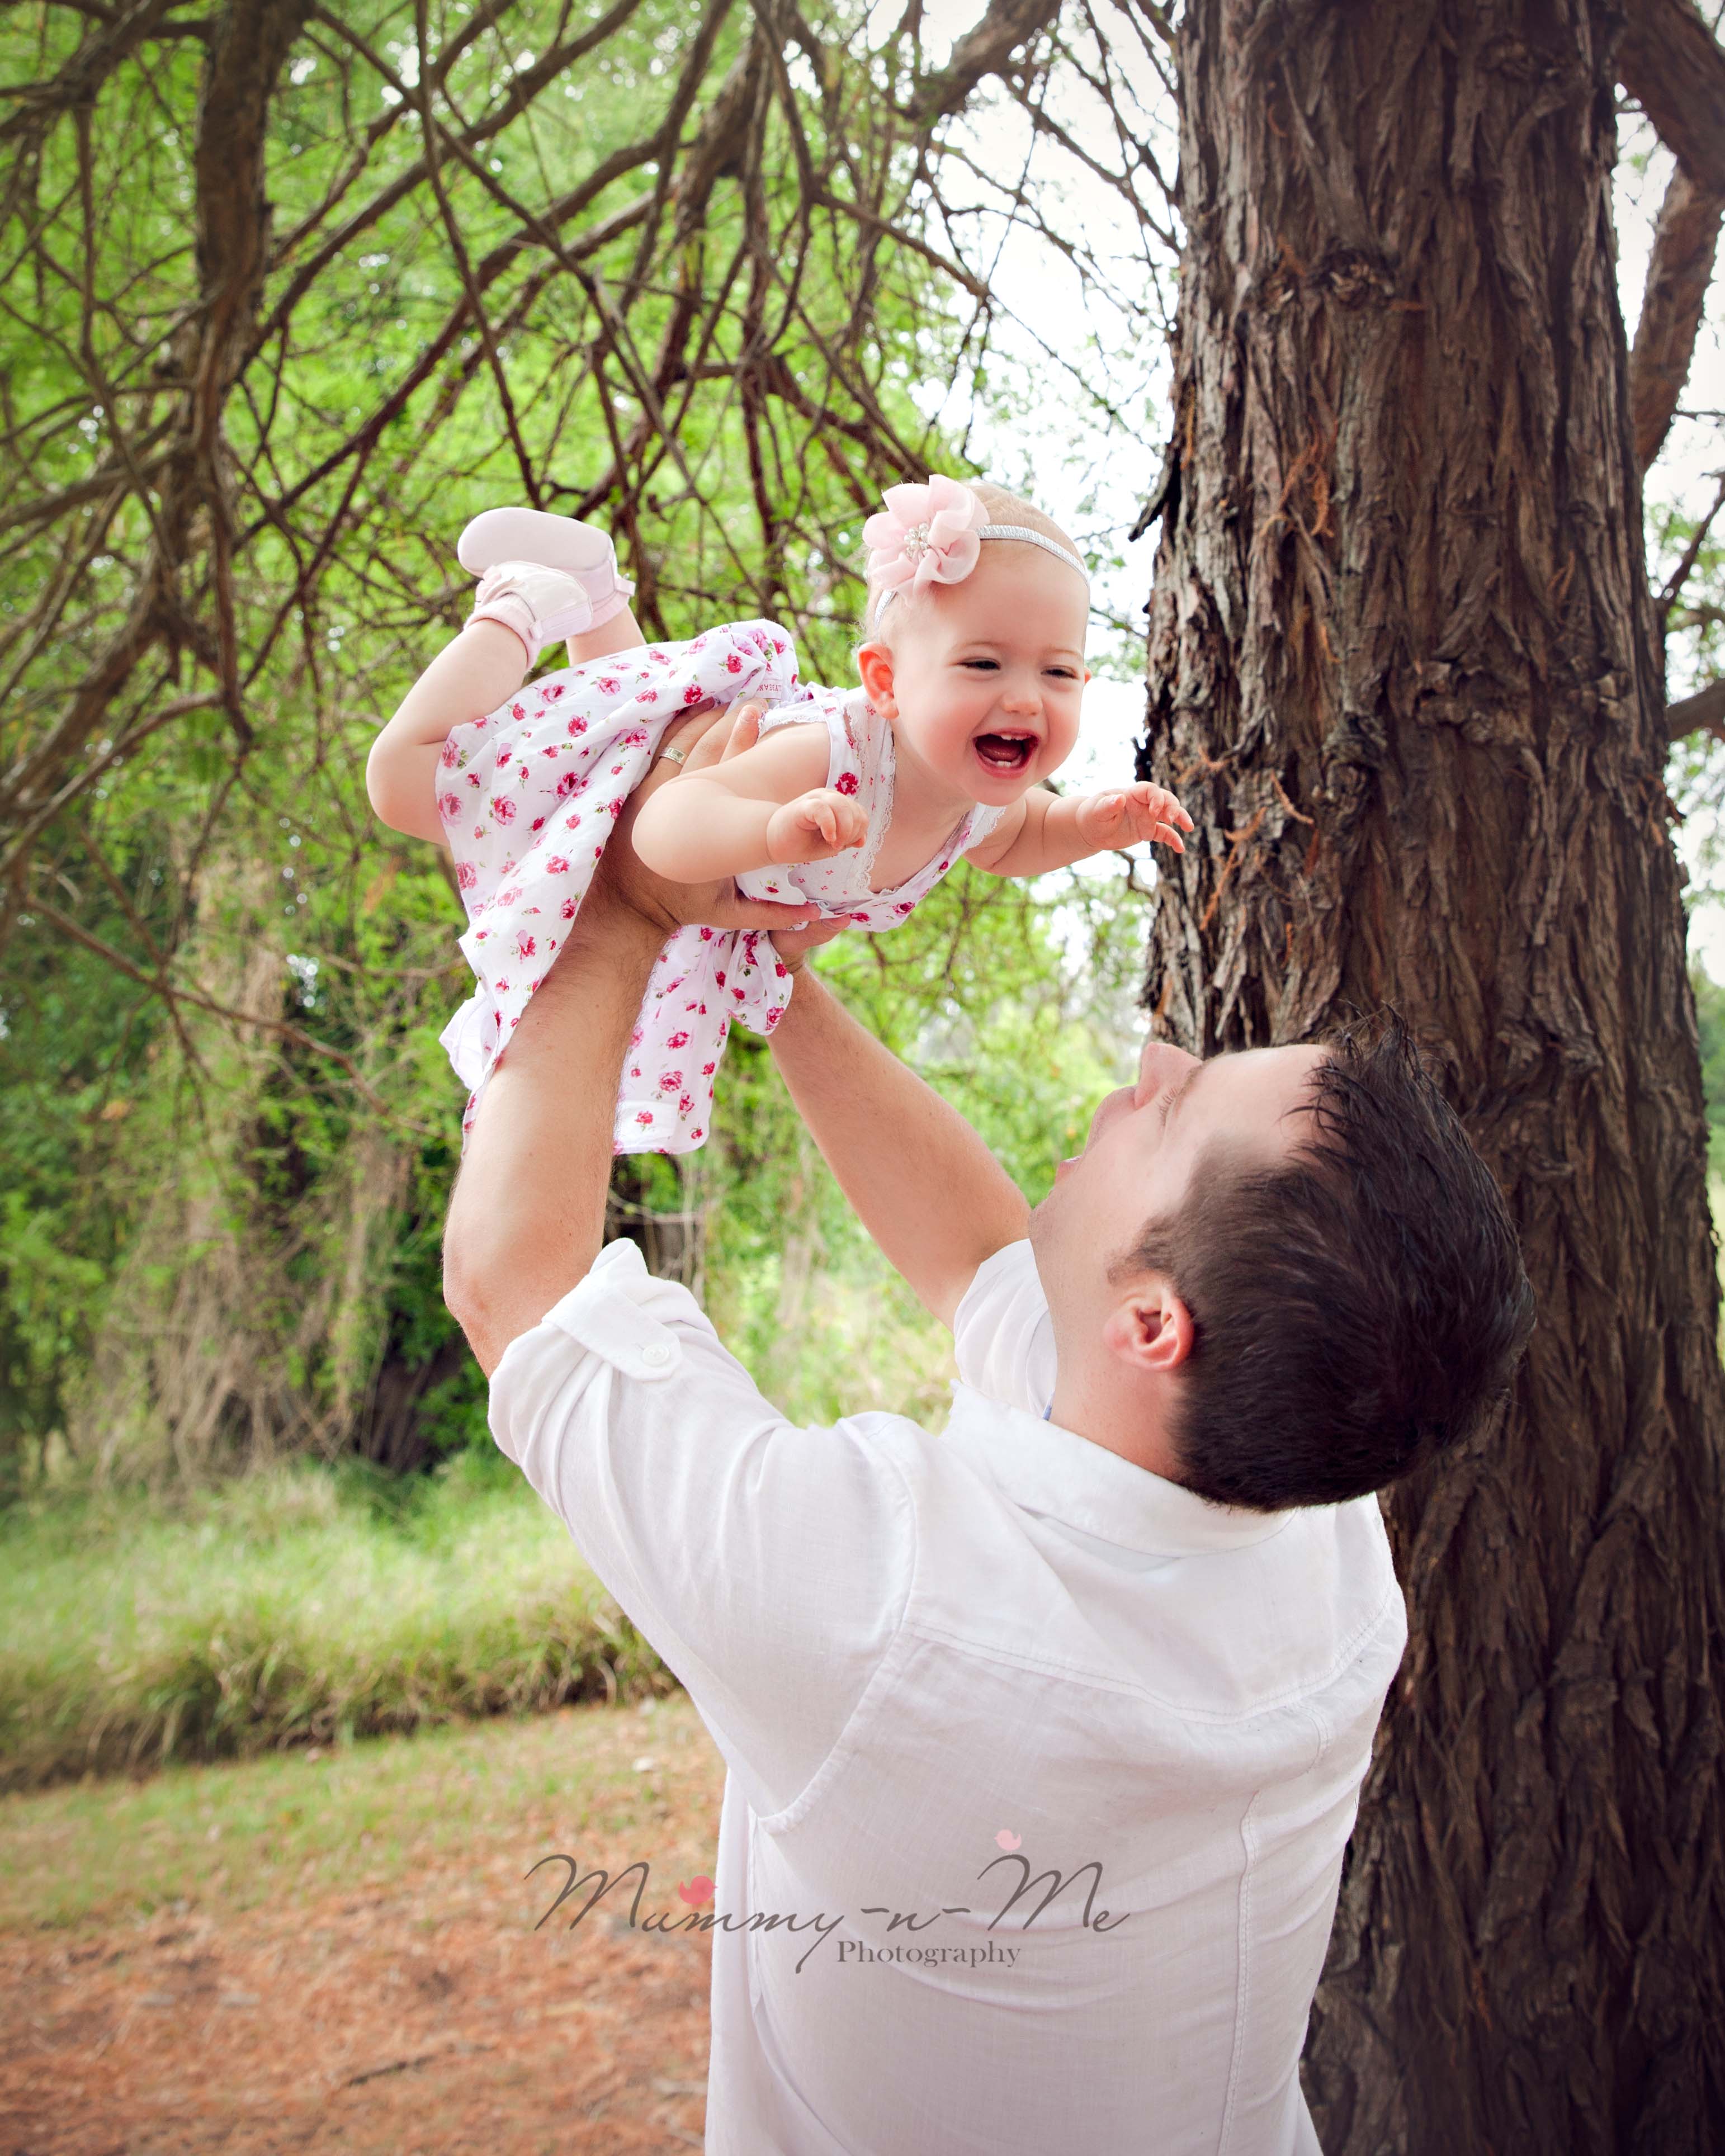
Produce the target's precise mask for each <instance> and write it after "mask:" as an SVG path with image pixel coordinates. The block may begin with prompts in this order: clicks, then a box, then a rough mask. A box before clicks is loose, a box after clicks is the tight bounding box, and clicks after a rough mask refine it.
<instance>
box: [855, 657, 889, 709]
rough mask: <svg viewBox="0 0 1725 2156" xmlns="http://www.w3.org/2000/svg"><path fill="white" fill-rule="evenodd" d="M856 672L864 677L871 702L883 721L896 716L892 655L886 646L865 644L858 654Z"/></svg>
mask: <svg viewBox="0 0 1725 2156" xmlns="http://www.w3.org/2000/svg"><path fill="white" fill-rule="evenodd" d="M856 670H857V672H858V673H859V674H860V675H861V676H862V685H863V687H864V688H865V690H867V691H868V696H869V701H870V703H871V704H872V705H873V706H874V707H875V710H876V711H878V712H879V713H880V716H881V717H882V718H883V719H890V718H891V717H892V716H894V712H895V710H896V706H895V705H894V702H893V696H892V653H891V650H890V649H888V648H887V646H886V644H864V646H863V647H862V649H861V650H860V651H859V652H858V653H857V654H856Z"/></svg>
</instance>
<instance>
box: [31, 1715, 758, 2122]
mask: <svg viewBox="0 0 1725 2156" xmlns="http://www.w3.org/2000/svg"><path fill="white" fill-rule="evenodd" d="M612 1722H613V1723H614V1724H615V1725H616V1726H615V1727H612V1726H611V1725H605V1726H604V1727H603V1729H602V1731H601V1734H600V1738H599V1739H598V1742H599V1743H602V1744H603V1746H607V1747H609V1748H612V1749H613V1750H614V1751H615V1753H616V1755H617V1756H616V1758H615V1759H614V1760H612V1761H609V1762H608V1763H609V1765H611V1766H613V1767H614V1768H615V1770H616V1771H615V1773H614V1774H613V1775H612V1777H611V1779H610V1780H609V1782H608V1783H606V1782H605V1781H604V1778H603V1776H602V1777H600V1782H601V1784H603V1787H602V1789H601V1794H600V1795H599V1796H598V1797H596V1798H594V1799H592V1800H591V1802H590V1803H589V1804H588V1809H587V1810H586V1811H585V1812H584V1813H583V1815H582V1817H581V1819H580V1820H579V1825H580V1828H581V1835H580V1846H579V1848H578V1850H577V1851H575V1852H574V1853H575V1854H577V1855H578V1856H579V1857H580V1859H581V1861H582V1863H583V1866H587V1865H589V1864H593V1863H599V1864H603V1865H606V1866H609V1867H611V1868H613V1869H616V1868H619V1867H620V1866H622V1865H624V1864H627V1863H629V1862H630V1861H634V1859H637V1858H640V1857H643V1856H646V1857H649V1859H651V1860H652V1861H653V1872H652V1878H651V1885H650V1892H649V1897H648V1898H647V1899H646V1900H645V1901H644V1904H643V1913H646V1912H647V1910H648V1909H649V1908H652V1907H659V1908H663V1907H665V1906H666V1905H669V1906H670V1908H671V1909H672V1910H673V1911H675V1910H676V1909H677V1907H678V1904H677V1902H676V1899H675V1887H676V1884H677V1881H678V1878H679V1877H687V1876H692V1875H695V1874H698V1872H699V1871H701V1868H702V1866H701V1861H699V1853H700V1852H701V1851H706V1852H707V1859H706V1861H707V1863H708V1864H709V1865H710V1863H711V1853H712V1852H713V1851H714V1849H715V1845H716V1835H717V1822H718V1799H719V1794H720V1786H721V1768H720V1767H719V1764H718V1762H717V1760H716V1758H715V1756H714V1755H713V1753H712V1752H711V1747H710V1745H709V1744H708V1743H707V1742H706V1737H705V1732H702V1731H701V1728H700V1725H699V1723H698V1722H696V1721H695V1719H694V1717H693V1715H692V1713H691V1712H689V1710H688V1709H687V1707H686V1702H681V1703H676V1704H674V1705H670V1706H668V1707H666V1708H665V1709H663V1710H661V1713H660V1719H659V1722H658V1723H657V1724H656V1727H655V1738H654V1745H655V1752H656V1753H659V1754H660V1766H659V1768H656V1769H655V1771H654V1772H653V1773H651V1774H646V1775H644V1774H637V1776H636V1779H635V1781H634V1784H631V1783H629V1780H628V1779H627V1776H628V1773H629V1767H630V1765H631V1762H630V1761H629V1758H627V1754H628V1753H629V1751H630V1749H631V1748H633V1749H634V1750H636V1751H639V1748H640V1745H641V1742H642V1738H641V1731H640V1727H639V1725H634V1724H632V1723H631V1722H628V1721H626V1720H625V1719H624V1717H621V1716H614V1717H612ZM680 1732H686V1733H680ZM672 1739H675V1746H673V1744H672V1742H671V1740H672ZM498 1741H500V1742H501V1741H506V1739H500V1740H498ZM464 1742H465V1740H464ZM679 1747H680V1748H679ZM592 1749H593V1746H592V1745H589V1751H591V1750H592ZM605 1763H606V1762H605V1761H604V1760H603V1759H602V1761H601V1764H605ZM240 1771H242V1772H243V1771H244V1770H240ZM649 1784H650V1794H648V1785H649ZM619 1788H620V1789H621V1790H622V1793H623V1797H624V1799H625V1800H628V1799H636V1800H635V1802H634V1809H633V1815H630V1814H629V1811H628V1809H627V1805H625V1809H624V1811H623V1812H619V1810H618V1809H617V1808H616V1806H615V1805H613V1806H612V1807H611V1809H609V1811H608V1812H607V1810H606V1803H605V1799H606V1794H607V1793H608V1794H611V1795H614V1794H615V1793H616V1791H617V1790H618V1789H619ZM638 1790H639V1791H641V1792H642V1793H643V1794H642V1795H641V1796H640V1797H639V1799H637V1791H638ZM28 1801H29V1802H31V1803H33V1804H38V1805H40V1804H42V1803H43V1801H44V1800H42V1799H32V1800H28ZM12 1802H13V1800H8V1804H11V1803H12ZM517 1809H518V1814H519V1815H518V1816H516V1817H515V1818H513V1819H492V1820H487V1821H486V1823H485V1829H484V1830H483V1832H480V1831H478V1830H475V1832H473V1833H465V1834H464V1833H462V1832H461V1831H460V1827H461V1822H459V1820H458V1821H456V1822H455V1826H456V1830H457V1832H456V1841H457V1846H456V1847H455V1848H454V1849H451V1848H450V1847H449V1846H447V1845H435V1846H431V1845H429V1844H430V1843H432V1842H434V1841H435V1839H436V1838H435V1837H432V1836H429V1835H427V1834H426V1833H425V1832H424V1830H423V1829H415V1830H414V1831H413V1835H410V1837H409V1840H408V1845H407V1846H406V1847H405V1848H404V1850H403V1851H402V1852H401V1856H400V1857H399V1859H394V1860H392V1861H391V1863H390V1864H389V1865H388V1866H384V1867H382V1870H383V1871H384V1872H386V1873H393V1876H376V1875H374V1876H373V1877H372V1878H371V1879H370V1880H368V1881H367V1882H366V1883H365V1884H363V1885H362V1886H360V1887H359V1888H358V1889H357V1890H356V1889H354V1888H353V1887H352V1886H341V1887H338V1888H336V1889H334V1890H332V1891H325V1892H318V1893H311V1894H309V1895H308V1894H305V1893H303V1892H298V1891H294V1892H284V1891H280V1889H278V1888H272V1891H271V1892H270V1897H269V1898H266V1899H264V1900H262V1901H258V1902H254V1903H253V1904H252V1905H251V1906H239V1898H240V1897H235V1896H233V1895H231V1894H223V1892H219V1891H215V1892H210V1893H208V1894H200V1895H198V1896H197V1897H191V1898H188V1897H179V1898H177V1899H176V1900H175V1901H173V1902H172V1903H171V1904H169V1905H168V1906H167V1907H165V1908H162V1907H158V1908H157V1909H155V1910H153V1911H150V1912H141V1911H139V1910H137V1909H134V1910H133V1911H132V1912H130V1913H120V1912H109V1913H107V1914H105V1915H101V1916H90V1917H83V1918H80V1919H78V1920H76V1921H74V1922H69V1923H66V1922H60V1923H55V1924H52V1925H49V1924H46V1923H40V1922H39V1923H35V1924H28V1923H26V1924H18V1923H13V1924H10V1925H8V1927H6V1928H3V1929H0V2156H157V2152H160V2156H202V2152H206V2151H215V2150H221V2151H223V2152H232V2156H265V2152H272V2156H273V2152H275V2151H284V2152H285V2151H294V2152H306V2156H311V2152H325V2151H329V2152H334V2151H337V2150H339V2151H341V2152H343V2156H386V2152H387V2156H444V2152H449V2156H454V2152H455V2151H458V2150H459V2151H462V2152H470V2151H475V2150H480V2149H483V2150H485V2152H486V2156H539V2152H546V2156H550V2152H552V2151H555V2152H557V2156H577V2153H578V2152H588V2151H592V2152H594V2156H598V2152H600V2151H603V2152H605V2156H636V2153H637V2152H645V2151H653V2152H660V2151H675V2150H680V2149H682V2148H700V2147H701V2135H702V2124H703V2117H704V2093H705V2087H706V2082H705V2076H706V2045H707V1983H708V1975H709V1969H710V1962H711V1947H710V1943H709V1942H708V1941H707V1940H706V1939H704V1938H702V1939H698V1940H697V1939H691V1938H689V1937H688V1936H687V1935H686V1934H683V1933H675V1934H668V1935H665V1936H663V1937H661V1936H656V1935H643V1934H641V1933H637V1932H634V1931H633V1930H631V1929H630V1928H629V1923H628V1918H627V1913H626V1905H624V1912H622V1913H618V1914H614V1915H608V1913H607V1912H608V1910H610V1909H611V1908H612V1907H613V1906H614V1904H615V1903H617V1902H619V1899H620V1896H619V1895H613V1896H612V1897H609V1898H608V1902H606V1903H604V1904H603V1905H601V1907H600V1908H599V1909H598V1910H597V1911H596V1912H594V1913H593V1915H591V1916H589V1917H587V1918H585V1919H584V1920H583V1922H582V1923H581V1925H580V1926H579V1927H578V1929H576V1930H575V1931H573V1932H571V1931H570V1930H568V1929H567V1928H566V1927H565V1926H564V1925H563V1923H562V1920H561V1919H560V1918H557V1917H553V1918H552V1919H551V1921H550V1922H547V1924H546V1926H545V1928H544V1929H542V1930H535V1929H534V1928H533V1927H534V1925H535V1923H536V1921H537V1918H538V1917H539V1916H540V1915H541V1914H542V1912H543V1911H544V1910H545V1909H546V1908H547V1907H548V1905H549V1904H550V1902H552V1899H553V1897H554V1896H555V1894H556V1892H557V1886H559V1885H561V1884H562V1880H563V1878H564V1877H565V1876H566V1875H565V1873H564V1872H563V1871H562V1867H560V1866H548V1867H547V1868H546V1869H545V1870H544V1871H542V1872H540V1873H539V1874H538V1876H537V1877H536V1879H534V1880H531V1881H525V1882H524V1881H523V1878H522V1873H523V1870H524V1868H525V1867H524V1865H523V1862H522V1855H523V1851H528V1852H529V1854H528V1858H527V1861H529V1862H531V1861H532V1856H534V1855H536V1854H543V1853H544V1852H545V1851H547V1849H550V1848H553V1847H562V1848H567V1847H569V1846H570V1838H569V1836H568V1834H567V1821H564V1822H563V1823H562V1824H563V1828H564V1831H563V1833H562V1835H561V1836H560V1838H558V1839H556V1840H552V1839H548V1838H547V1834H548V1832H549V1833H552V1834H554V1833H557V1825H556V1824H554V1823H552V1822H551V1821H550V1820H548V1817H547V1816H541V1815H539V1809H540V1808H539V1806H538V1804H537V1800H536V1799H518V1800H517ZM10 1816H11V1819H12V1821H13V1825H14V1826H17V1825H18V1822H22V1823H23V1828H24V1829H27V1830H29V1831H31V1832H35V1831H41V1832H43V1833H44V1834H45V1833H46V1832H47V1831H48V1830H47V1829H46V1828H41V1829H39V1828H38V1827H37V1826H36V1825H33V1823H32V1821H31V1820H30V1818H29V1815H27V1814H25V1813H22V1812H19V1813H14V1814H13V1815H10ZM7 1825H8V1815H0V1833H4V1832H5V1830H6V1828H7ZM88 1825H89V1822H88V1821H87V1820H82V1821H80V1822H79V1823H78V1829H77V1830H78V1832H79V1833H80V1834H84V1833H86V1832H87V1830H88ZM56 1831H58V1830H56ZM365 1839H367V1840H370V1839H371V1837H370V1835H367V1836H366V1837H365ZM446 1840H447V1838H445V1841H446ZM22 1846H23V1850H24V1855H25V1857H26V1858H27V1859H28V1857H29V1856H30V1845H28V1842H26V1843H25V1844H23V1845H22ZM20 1847H21V1844H20V1840H19V1839H18V1833H17V1832H14V1834H13V1840H12V1851H13V1856H14V1857H15V1858H16V1857H17V1856H18V1851H19V1849H20ZM44 1847H45V1848H46V1849H47V1851H48V1854H47V1857H46V1860H45V1861H54V1859H53V1856H52V1848H51V1845H46V1844H44ZM236 1856H237V1857H239V1860H240V1863H241V1867H242V1869H243V1868H244V1858H245V1856H246V1851H245V1850H244V1848H242V1849H241V1850H239V1851H234V1850H233V1849H231V1848H230V1849H229V1850H228V1852H227V1857H228V1862H227V1867H226V1871H225V1873H224V1875H223V1876H228V1877H231V1876H234V1859H235V1857H236ZM661 1863H663V1864H664V1866H665V1868H664V1869H661ZM685 1867H686V1868H685ZM547 1881H554V1882H555V1883H553V1884H550V1885H547Z"/></svg>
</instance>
